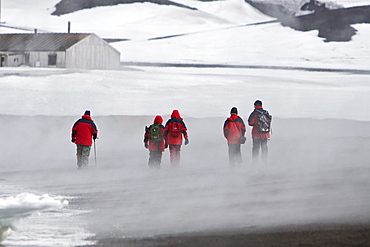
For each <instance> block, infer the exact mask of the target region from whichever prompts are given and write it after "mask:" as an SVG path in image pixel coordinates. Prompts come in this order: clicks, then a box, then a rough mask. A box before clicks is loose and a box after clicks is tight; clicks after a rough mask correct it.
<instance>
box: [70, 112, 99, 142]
mask: <svg viewBox="0 0 370 247" xmlns="http://www.w3.org/2000/svg"><path fill="white" fill-rule="evenodd" d="M93 136H95V138H96V137H97V136H98V129H97V128H96V125H95V123H94V121H93V120H92V119H91V117H90V116H89V115H83V116H82V118H81V119H79V120H77V121H76V122H75V124H74V125H73V127H72V139H73V140H76V141H75V144H77V145H85V146H91V145H92V137H93Z"/></svg>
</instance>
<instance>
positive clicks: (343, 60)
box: [0, 0, 370, 69]
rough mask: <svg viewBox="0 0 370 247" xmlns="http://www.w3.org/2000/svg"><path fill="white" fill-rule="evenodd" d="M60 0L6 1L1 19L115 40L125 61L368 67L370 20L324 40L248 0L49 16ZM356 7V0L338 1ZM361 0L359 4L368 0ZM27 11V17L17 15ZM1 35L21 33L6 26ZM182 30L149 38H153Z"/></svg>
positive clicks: (146, 5) (11, 23) (184, 1)
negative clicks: (344, 36)
mask: <svg viewBox="0 0 370 247" xmlns="http://www.w3.org/2000/svg"><path fill="white" fill-rule="evenodd" d="M58 2H59V1H58V0H52V1H49V0H38V1H37V4H34V2H32V3H31V2H28V1H21V0H13V1H5V2H3V4H2V8H3V10H2V20H3V21H5V22H6V24H7V25H9V26H20V27H25V28H28V29H29V30H32V31H33V29H34V28H37V29H38V30H39V31H50V32H66V31H67V24H68V21H71V23H72V25H71V31H72V32H82V33H90V32H93V33H96V34H98V35H99V36H101V37H103V38H123V39H130V41H125V42H118V43H113V46H114V47H115V48H117V49H119V50H120V51H121V54H122V55H121V60H122V61H123V62H130V61H135V62H137V61H144V62H181V63H189V62H190V63H193V62H195V63H221V64H247V65H249V64H253V65H265V64H267V65H276V64H279V65H287V66H292V65H294V66H307V67H316V66H319V67H322V66H324V67H336V68H337V67H340V68H356V69H359V68H361V69H367V68H369V66H368V63H367V61H368V58H369V56H370V49H368V47H369V42H368V39H369V37H370V25H368V24H357V25H354V27H355V28H356V29H357V30H358V31H357V34H356V35H355V36H354V37H353V41H352V42H348V43H339V42H331V43H324V42H323V39H321V38H319V37H317V31H310V32H298V31H294V30H292V29H291V28H289V27H283V26H282V25H281V24H279V23H269V24H260V25H250V24H256V23H263V22H266V21H271V20H274V19H273V18H271V17H268V16H266V15H264V14H262V13H260V12H258V11H257V10H256V9H254V8H252V7H251V6H250V5H249V4H247V3H245V2H244V1H243V0H227V1H215V2H200V1H195V0H179V1H178V2H179V3H181V4H184V5H187V6H191V7H194V8H196V9H198V10H191V9H185V8H179V7H175V6H161V5H157V4H152V3H134V4H120V5H117V6H109V7H98V8H93V9H86V10H82V11H78V12H75V13H71V14H67V15H63V16H59V17H58V16H52V15H51V13H52V12H53V11H54V9H55V8H54V6H55V5H56V4H57V3H58ZM338 2H339V3H340V4H342V5H350V4H351V5H352V4H353V5H355V1H338ZM363 3H364V1H359V2H358V4H363ZM20 16H22V18H20ZM0 31H1V32H22V31H20V30H14V29H9V28H1V29H0ZM179 34H185V35H183V36H179V37H174V38H169V39H161V40H151V41H149V39H151V38H156V37H163V36H172V35H179Z"/></svg>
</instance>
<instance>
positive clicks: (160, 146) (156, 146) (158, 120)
mask: <svg viewBox="0 0 370 247" xmlns="http://www.w3.org/2000/svg"><path fill="white" fill-rule="evenodd" d="M162 123H163V118H162V117H161V116H159V115H158V116H156V117H155V118H154V122H153V124H152V125H150V126H149V127H148V128H146V130H145V134H144V143H147V144H148V145H149V147H148V149H149V151H161V152H163V151H164V126H163V125H162ZM154 124H159V127H160V128H161V130H162V141H161V142H159V143H153V142H152V141H150V140H149V132H150V128H151V127H152V126H153V125H154Z"/></svg>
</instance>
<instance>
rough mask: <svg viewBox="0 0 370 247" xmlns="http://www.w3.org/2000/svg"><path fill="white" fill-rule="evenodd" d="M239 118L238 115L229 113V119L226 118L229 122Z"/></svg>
mask: <svg viewBox="0 0 370 247" xmlns="http://www.w3.org/2000/svg"><path fill="white" fill-rule="evenodd" d="M238 117H239V116H238V114H235V113H231V116H230V117H229V118H227V120H230V121H234V120H235V119H237V118H238Z"/></svg>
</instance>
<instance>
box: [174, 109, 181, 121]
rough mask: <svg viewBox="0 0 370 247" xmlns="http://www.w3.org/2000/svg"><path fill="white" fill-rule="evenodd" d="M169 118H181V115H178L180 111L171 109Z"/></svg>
mask: <svg viewBox="0 0 370 247" xmlns="http://www.w3.org/2000/svg"><path fill="white" fill-rule="evenodd" d="M171 118H178V119H181V120H182V118H181V116H180V112H179V111H178V110H173V112H172V114H171Z"/></svg>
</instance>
